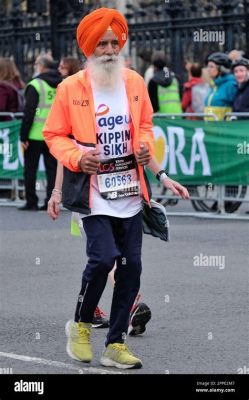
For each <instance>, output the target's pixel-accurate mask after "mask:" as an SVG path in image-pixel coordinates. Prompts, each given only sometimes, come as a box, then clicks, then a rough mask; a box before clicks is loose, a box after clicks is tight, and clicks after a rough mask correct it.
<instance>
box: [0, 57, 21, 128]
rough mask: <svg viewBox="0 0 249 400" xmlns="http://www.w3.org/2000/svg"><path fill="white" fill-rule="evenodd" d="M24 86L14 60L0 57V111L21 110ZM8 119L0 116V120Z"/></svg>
mask: <svg viewBox="0 0 249 400" xmlns="http://www.w3.org/2000/svg"><path fill="white" fill-rule="evenodd" d="M24 86H25V85H24V82H23V81H22V79H21V76H20V72H19V71H18V69H17V67H16V65H15V63H14V61H13V60H11V59H10V58H0V112H13V113H15V112H19V111H23V106H24V97H23V88H24ZM9 119H10V118H9V117H0V121H6V120H9Z"/></svg>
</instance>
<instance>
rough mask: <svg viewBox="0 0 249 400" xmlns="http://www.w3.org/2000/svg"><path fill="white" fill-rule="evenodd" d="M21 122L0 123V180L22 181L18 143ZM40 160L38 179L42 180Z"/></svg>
mask: <svg viewBox="0 0 249 400" xmlns="http://www.w3.org/2000/svg"><path fill="white" fill-rule="evenodd" d="M20 128H21V121H20V120H14V121H9V122H0V179H23V165H24V160H23V150H22V147H21V143H20V141H19V137H20ZM44 169H45V168H44V162H43V158H42V157H41V158H40V162H39V170H38V176H37V177H38V178H39V179H44V177H45V174H44Z"/></svg>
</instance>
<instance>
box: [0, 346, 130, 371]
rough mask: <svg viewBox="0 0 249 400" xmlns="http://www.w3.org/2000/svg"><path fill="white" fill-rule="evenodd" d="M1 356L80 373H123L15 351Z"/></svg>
mask: <svg viewBox="0 0 249 400" xmlns="http://www.w3.org/2000/svg"><path fill="white" fill-rule="evenodd" d="M0 357H6V358H12V359H14V360H19V361H25V362H33V363H36V364H43V365H49V366H52V367H57V368H66V369H71V370H74V371H78V373H79V374H84V373H85V372H88V373H93V374H101V375H104V374H114V375H117V374H122V375H123V373H122V372H115V371H108V370H106V369H102V368H94V367H89V368H77V367H76V366H75V365H72V364H66V363H64V362H61V361H52V360H46V359H45V358H38V357H29V356H23V355H20V354H14V353H4V352H1V351H0Z"/></svg>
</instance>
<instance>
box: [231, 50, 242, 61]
mask: <svg viewBox="0 0 249 400" xmlns="http://www.w3.org/2000/svg"><path fill="white" fill-rule="evenodd" d="M243 56H244V51H242V50H236V49H234V50H231V51H230V53H229V54H228V57H229V59H230V60H231V61H235V60H239V59H240V58H242V57H243Z"/></svg>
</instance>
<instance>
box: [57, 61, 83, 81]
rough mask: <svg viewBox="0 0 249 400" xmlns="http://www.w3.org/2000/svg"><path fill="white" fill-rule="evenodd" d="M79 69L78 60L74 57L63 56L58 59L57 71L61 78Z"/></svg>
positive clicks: (79, 63)
mask: <svg viewBox="0 0 249 400" xmlns="http://www.w3.org/2000/svg"><path fill="white" fill-rule="evenodd" d="M81 69H82V66H81V62H80V60H78V59H77V58H74V57H63V58H62V59H61V60H60V64H59V67H58V71H59V72H60V74H61V75H62V76H63V78H66V77H67V76H71V75H73V74H76V72H78V71H80V70H81Z"/></svg>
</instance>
